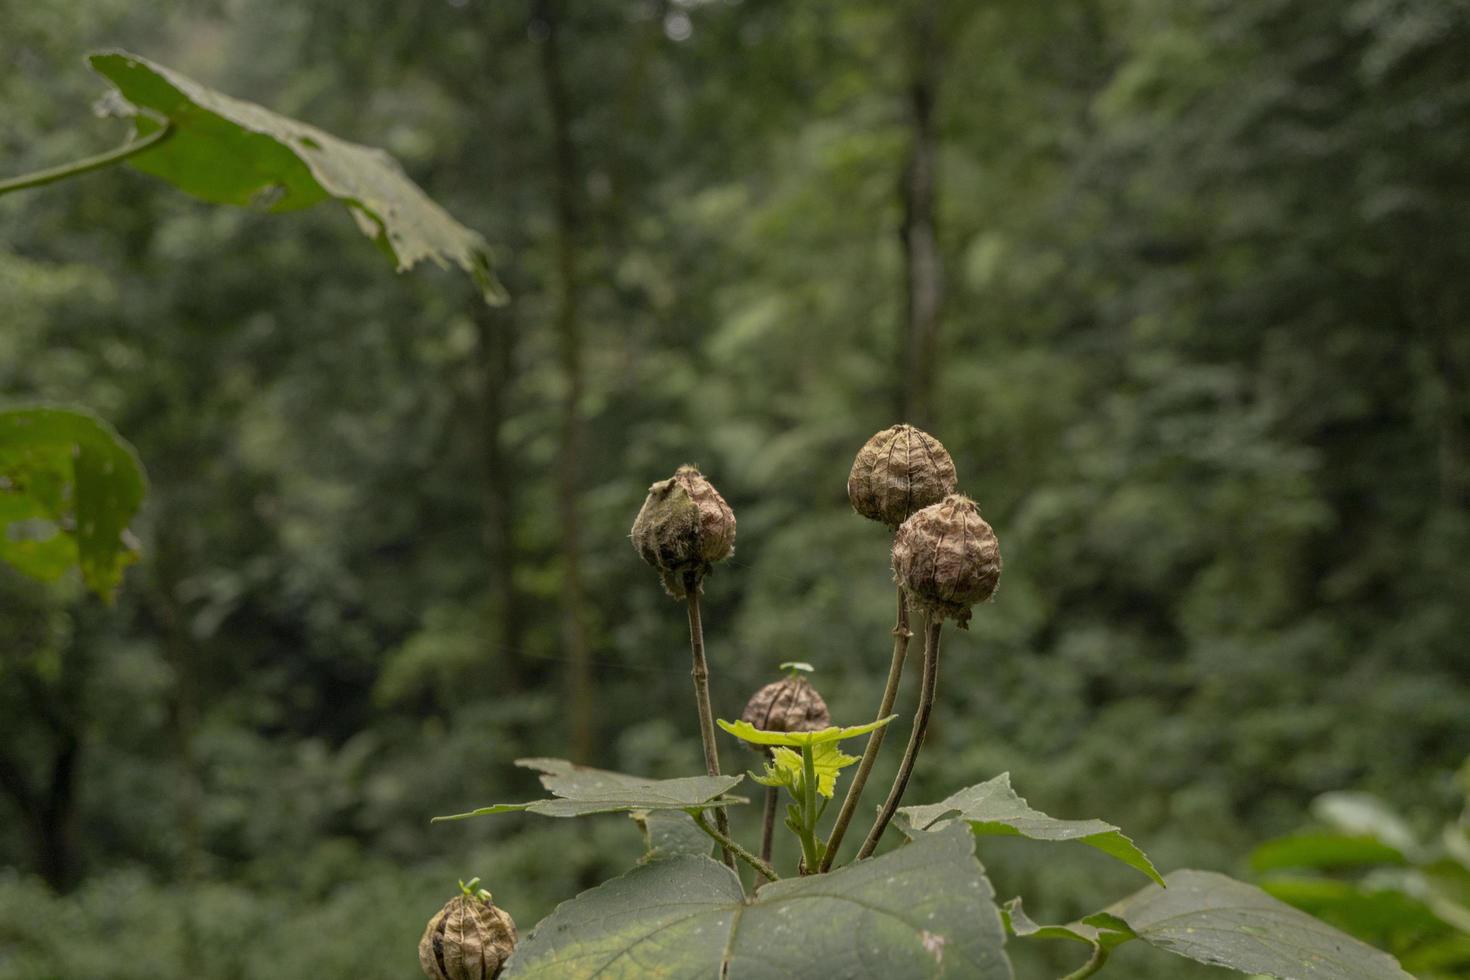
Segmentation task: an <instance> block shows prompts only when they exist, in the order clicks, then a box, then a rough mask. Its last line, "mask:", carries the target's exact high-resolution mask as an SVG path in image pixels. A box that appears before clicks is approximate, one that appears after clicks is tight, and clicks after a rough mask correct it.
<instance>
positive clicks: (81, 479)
mask: <svg viewBox="0 0 1470 980" xmlns="http://www.w3.org/2000/svg"><path fill="white" fill-rule="evenodd" d="M146 486H147V482H146V479H145V478H144V475H143V465H142V463H140V462H139V461H138V454H137V453H136V452H135V451H134V450H133V447H132V446H130V445H129V444H128V443H127V442H126V441H125V440H124V439H123V438H122V437H121V436H119V435H118V434H117V432H116V430H114V429H113V428H112V426H110V425H108V424H107V423H106V422H104V421H102V420H101V419H99V418H96V417H95V416H92V415H89V414H86V413H83V412H76V411H70V410H66V409H59V408H23V409H14V410H11V411H6V412H0V559H3V560H5V561H6V562H8V563H10V564H11V565H14V566H15V567H16V568H18V569H20V570H21V571H22V572H25V573H26V574H28V575H32V576H34V577H36V578H41V579H54V578H56V577H57V576H59V575H61V574H62V573H63V572H65V571H66V570H67V569H69V568H73V567H80V568H81V572H82V581H84V582H85V583H86V585H87V587H88V588H89V589H91V590H92V591H93V592H95V593H97V594H98V595H99V596H101V597H103V598H104V599H105V598H109V597H110V596H111V595H112V593H113V590H114V589H116V588H117V584H118V582H119V580H120V579H121V578H122V572H123V569H124V568H126V567H127V565H128V564H130V563H131V562H132V561H134V560H135V559H136V558H137V552H136V550H135V549H134V547H133V546H132V544H131V543H130V542H129V541H128V540H127V539H126V537H125V532H126V531H127V526H128V522H129V521H130V520H132V517H133V515H134V514H135V513H136V512H137V510H138V506H139V505H140V504H141V503H142V501H143V493H144V490H145V488H146Z"/></svg>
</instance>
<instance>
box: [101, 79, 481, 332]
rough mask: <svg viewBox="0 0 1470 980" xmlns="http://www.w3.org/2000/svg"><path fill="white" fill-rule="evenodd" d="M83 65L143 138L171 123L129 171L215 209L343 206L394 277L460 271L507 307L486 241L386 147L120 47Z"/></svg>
mask: <svg viewBox="0 0 1470 980" xmlns="http://www.w3.org/2000/svg"><path fill="white" fill-rule="evenodd" d="M88 62H89V63H90V64H91V66H92V68H93V70H94V71H96V72H97V73H98V74H99V75H101V76H102V77H103V78H105V79H107V81H108V82H110V83H111V84H112V85H113V87H114V88H115V89H116V91H117V95H118V96H119V98H118V99H114V100H113V108H114V109H115V111H117V112H118V113H119V114H122V115H126V116H129V117H131V118H132V120H133V126H134V128H135V129H136V131H137V134H138V135H139V136H147V135H149V134H150V133H153V132H156V131H157V130H158V129H159V128H160V127H162V126H164V125H170V126H172V131H171V132H170V133H169V134H168V137H167V138H166V139H164V140H163V141H162V142H160V143H158V144H157V145H156V146H154V147H151V148H149V149H147V150H144V151H143V152H141V153H139V154H137V155H136V156H134V157H132V158H130V159H129V161H128V163H129V165H130V166H132V167H134V168H136V169H137V170H141V171H143V172H144V173H148V174H152V175H154V176H155V177H162V178H163V179H164V180H166V181H168V182H169V183H171V184H173V185H174V186H175V187H177V188H179V189H180V190H182V191H185V192H186V193H189V194H192V195H194V196H195V197H198V198H202V199H203V200H206V201H212V202H214V203H216V204H237V205H242V206H246V205H248V206H254V207H261V208H265V209H266V210H269V211H294V210H297V209H300V208H306V207H310V206H311V205H313V204H316V203H318V202H319V201H324V200H327V199H329V198H330V199H335V200H337V201H341V202H342V203H343V204H344V205H346V206H347V208H348V210H349V211H351V212H352V216H353V217H354V218H355V219H356V220H357V225H358V227H359V228H360V229H361V230H362V232H363V233H364V234H365V235H367V236H368V237H369V238H371V239H372V240H373V241H374V242H376V243H377V245H378V246H379V247H380V248H381V249H382V250H383V251H384V252H386V253H387V255H388V257H389V258H390V259H392V260H393V261H394V262H395V263H396V264H397V266H398V269H399V271H400V272H401V271H404V270H407V269H410V268H412V267H413V266H415V265H417V264H418V263H419V262H421V261H424V260H428V261H430V262H433V263H434V264H435V265H438V266H440V267H441V268H448V267H450V266H451V265H456V266H458V267H459V268H461V269H463V270H464V271H465V272H466V273H467V274H468V275H469V276H470V277H471V278H472V279H473V280H474V281H475V283H476V285H478V286H479V288H480V291H481V293H482V294H483V295H484V297H485V300H486V302H491V303H499V302H503V301H504V299H505V291H504V290H503V289H502V287H501V286H500V283H499V282H498V281H497V280H496V278H495V275H494V273H493V272H491V269H490V254H489V249H488V247H487V246H486V244H485V240H484V239H483V238H481V237H480V235H479V234H478V233H476V232H474V231H471V230H470V229H468V228H466V227H464V226H463V225H461V224H460V223H459V222H457V221H455V220H454V219H453V218H452V217H450V215H449V214H448V213H447V212H446V211H445V210H444V209H443V208H441V207H439V205H437V204H435V203H434V202H433V201H432V200H430V199H429V197H428V196H427V195H426V194H424V192H423V191H422V190H420V189H419V187H418V185H417V184H415V183H414V182H413V181H411V180H409V179H408V177H407V175H405V174H404V172H403V169H402V168H401V167H400V166H399V165H398V162H397V161H396V160H394V159H393V158H392V157H391V156H389V155H388V154H387V153H385V152H383V151H382V150H379V149H376V148H374V147H369V146H362V145H359V144H357V143H349V142H348V141H346V140H343V139H338V138H337V137H336V136H333V135H332V134H331V133H327V132H324V131H322V130H320V129H317V128H316V127H315V126H310V125H307V124H306V123H303V122H299V121H298V120H295V119H291V118H289V117H287V116H282V115H278V114H277V113H274V112H271V111H270V110H269V109H265V108H263V107H261V106H258V105H256V104H255V103H253V102H245V101H243V100H241V99H235V98H231V97H230V96H228V95H224V94H222V93H220V92H216V91H213V90H212V89H209V88H206V87H205V86H203V85H200V84H199V83H198V82H196V81H194V80H193V79H190V78H187V77H185V76H184V75H181V74H179V73H178V72H176V71H174V70H173V69H171V68H165V67H164V66H163V65H159V64H155V63H154V62H151V61H149V60H148V59H146V58H142V57H139V56H138V55H134V54H129V53H128V52H126V51H99V52H96V53H94V54H92V55H91V56H90V57H89V58H88Z"/></svg>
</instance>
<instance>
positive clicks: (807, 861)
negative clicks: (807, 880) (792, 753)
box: [799, 745, 822, 875]
mask: <svg viewBox="0 0 1470 980" xmlns="http://www.w3.org/2000/svg"><path fill="white" fill-rule="evenodd" d="M801 770H802V781H801V782H802V786H801V834H800V835H799V836H800V837H801V873H802V874H806V875H810V874H816V873H817V871H818V869H820V868H821V865H822V852H821V849H820V848H819V847H818V846H817V764H816V757H815V756H814V755H813V754H812V747H811V746H810V745H803V746H802V747H801Z"/></svg>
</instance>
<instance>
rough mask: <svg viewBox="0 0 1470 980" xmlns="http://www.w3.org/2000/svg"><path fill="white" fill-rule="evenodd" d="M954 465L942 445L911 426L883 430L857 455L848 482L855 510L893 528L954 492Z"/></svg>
mask: <svg viewBox="0 0 1470 980" xmlns="http://www.w3.org/2000/svg"><path fill="white" fill-rule="evenodd" d="M955 485H956V482H955V472H954V460H952V459H950V457H949V452H948V451H947V450H946V449H945V448H944V445H943V444H942V443H940V441H939V440H938V439H936V438H934V437H933V436H931V435H930V434H929V433H927V432H924V431H923V430H921V429H916V428H914V427H913V426H912V425H895V426H893V427H892V428H889V429H884V430H883V431H882V432H880V433H878V434H877V435H875V436H873V438H871V439H869V440H868V441H867V444H866V445H864V446H863V448H862V449H860V450H858V454H857V458H856V459H854V460H853V461H852V472H851V473H849V474H848V477H847V499H848V500H850V501H852V509H853V510H855V511H857V512H858V513H859V514H862V515H863V516H864V517H867V518H871V519H872V520H875V521H878V522H880V523H882V524H886V525H888V526H889V527H890V528H896V527H898V526H899V525H900V524H902V523H903V522H904V521H906V520H908V519H909V516H910V515H911V514H913V513H914V512H915V511H917V510H921V509H923V508H925V507H928V506H929V505H930V504H937V503H939V502H940V501H941V500H943V499H944V498H945V496H946V495H947V494H951V493H954V489H955Z"/></svg>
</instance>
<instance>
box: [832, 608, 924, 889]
mask: <svg viewBox="0 0 1470 980" xmlns="http://www.w3.org/2000/svg"><path fill="white" fill-rule="evenodd" d="M913 635H914V634H913V632H912V631H911V630H910V629H909V603H908V596H906V595H904V594H903V586H901V585H900V586H898V621H897V622H895V623H894V624H893V662H892V663H891V664H889V666H888V686H887V687H885V688H884V689H883V701H882V703H881V704H879V705H878V714H877V716H876V719H877V720H880V721H881V720H882V719H884V718H887V717H888V715H889V714H890V713H891V712H892V711H893V702H894V699H896V698H897V697H898V683H899V681H900V680H901V679H902V677H903V662H904V660H906V659H907V658H908V653H909V637H911V636H913ZM887 731H888V726H887V725H884V726H883V727H882V728H879V729H877V730H875V731H874V732H873V733H872V734H871V735H869V736H868V745H867V748H865V749H863V760H862V762H860V763H858V768H857V774H856V775H854V776H853V777H852V784H851V785H849V786H848V787H847V795H846V796H845V797H843V798H842V809H841V810H838V811H837V822H836V823H834V824H833V825H832V833H831V835H830V836H829V837H828V838H827V852H826V853H825V854H823V855H822V870H823V871H828V870H830V869H831V867H832V862H833V860H834V859H836V857H837V849H838V848H839V847H841V846H842V837H843V835H844V834H846V833H847V825H848V824H849V823H851V822H852V815H853V813H854V811H856V810H857V805H858V801H859V800H860V799H861V797H862V795H863V787H864V786H866V785H867V782H868V773H870V772H872V770H873V763H874V762H876V761H877V759H878V750H879V749H881V748H882V747H883V735H884V733H886V732H887Z"/></svg>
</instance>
